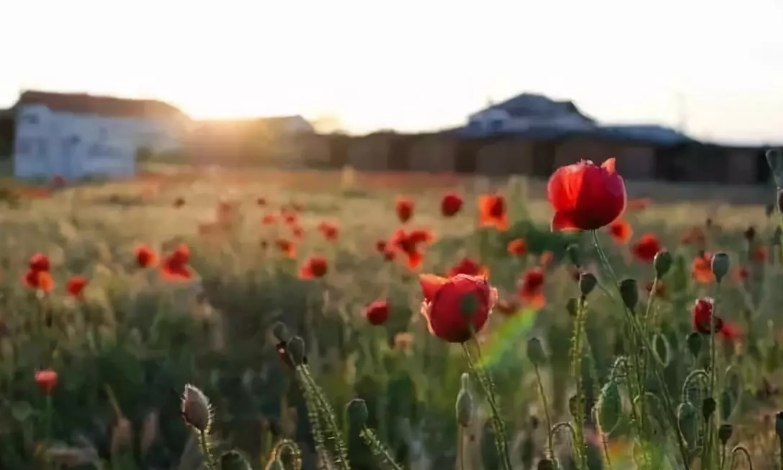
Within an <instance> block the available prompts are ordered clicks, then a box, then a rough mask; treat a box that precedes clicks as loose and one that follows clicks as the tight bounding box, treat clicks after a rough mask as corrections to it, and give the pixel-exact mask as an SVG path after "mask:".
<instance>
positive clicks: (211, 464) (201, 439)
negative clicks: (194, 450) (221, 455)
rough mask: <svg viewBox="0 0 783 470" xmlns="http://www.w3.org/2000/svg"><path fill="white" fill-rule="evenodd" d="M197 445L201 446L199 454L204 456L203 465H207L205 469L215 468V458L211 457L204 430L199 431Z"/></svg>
mask: <svg viewBox="0 0 783 470" xmlns="http://www.w3.org/2000/svg"><path fill="white" fill-rule="evenodd" d="M198 445H199V447H200V448H201V454H202V455H203V456H204V466H205V467H207V470H217V466H216V465H215V459H213V458H212V450H211V449H210V448H209V441H208V440H207V433H206V432H204V431H199V433H198Z"/></svg>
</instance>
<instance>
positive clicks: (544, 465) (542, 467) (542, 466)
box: [536, 459, 555, 470]
mask: <svg viewBox="0 0 783 470" xmlns="http://www.w3.org/2000/svg"><path fill="white" fill-rule="evenodd" d="M536 469H537V470H555V462H554V461H552V460H551V459H541V460H539V461H538V466H537V467H536Z"/></svg>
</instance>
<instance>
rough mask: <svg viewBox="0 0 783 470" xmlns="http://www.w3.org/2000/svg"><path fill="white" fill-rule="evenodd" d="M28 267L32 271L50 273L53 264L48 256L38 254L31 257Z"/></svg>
mask: <svg viewBox="0 0 783 470" xmlns="http://www.w3.org/2000/svg"><path fill="white" fill-rule="evenodd" d="M28 266H29V267H30V270H31V271H49V269H50V268H51V263H50V262H49V257H48V256H46V255H45V254H43V253H36V254H34V255H33V256H31V257H30V261H29V263H28Z"/></svg>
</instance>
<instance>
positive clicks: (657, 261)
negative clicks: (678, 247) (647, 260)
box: [653, 250, 674, 279]
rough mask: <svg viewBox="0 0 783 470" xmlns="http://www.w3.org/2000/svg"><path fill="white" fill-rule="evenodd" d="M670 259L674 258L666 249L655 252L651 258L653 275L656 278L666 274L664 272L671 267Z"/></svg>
mask: <svg viewBox="0 0 783 470" xmlns="http://www.w3.org/2000/svg"><path fill="white" fill-rule="evenodd" d="M672 261H674V258H673V257H672V254H671V253H669V252H668V251H666V250H662V251H659V252H658V253H656V254H655V258H654V259H653V268H655V277H657V278H658V279H660V278H662V277H663V276H665V275H666V273H668V272H669V269H671V267H672Z"/></svg>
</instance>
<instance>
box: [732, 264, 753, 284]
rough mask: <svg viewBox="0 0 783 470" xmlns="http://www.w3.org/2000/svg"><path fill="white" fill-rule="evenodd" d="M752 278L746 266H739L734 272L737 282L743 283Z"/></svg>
mask: <svg viewBox="0 0 783 470" xmlns="http://www.w3.org/2000/svg"><path fill="white" fill-rule="evenodd" d="M749 276H750V270H749V269H748V268H747V267H745V266H737V268H736V269H735V271H734V277H735V279H736V280H737V281H739V282H743V281H745V280H747V279H748V277H749Z"/></svg>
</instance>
